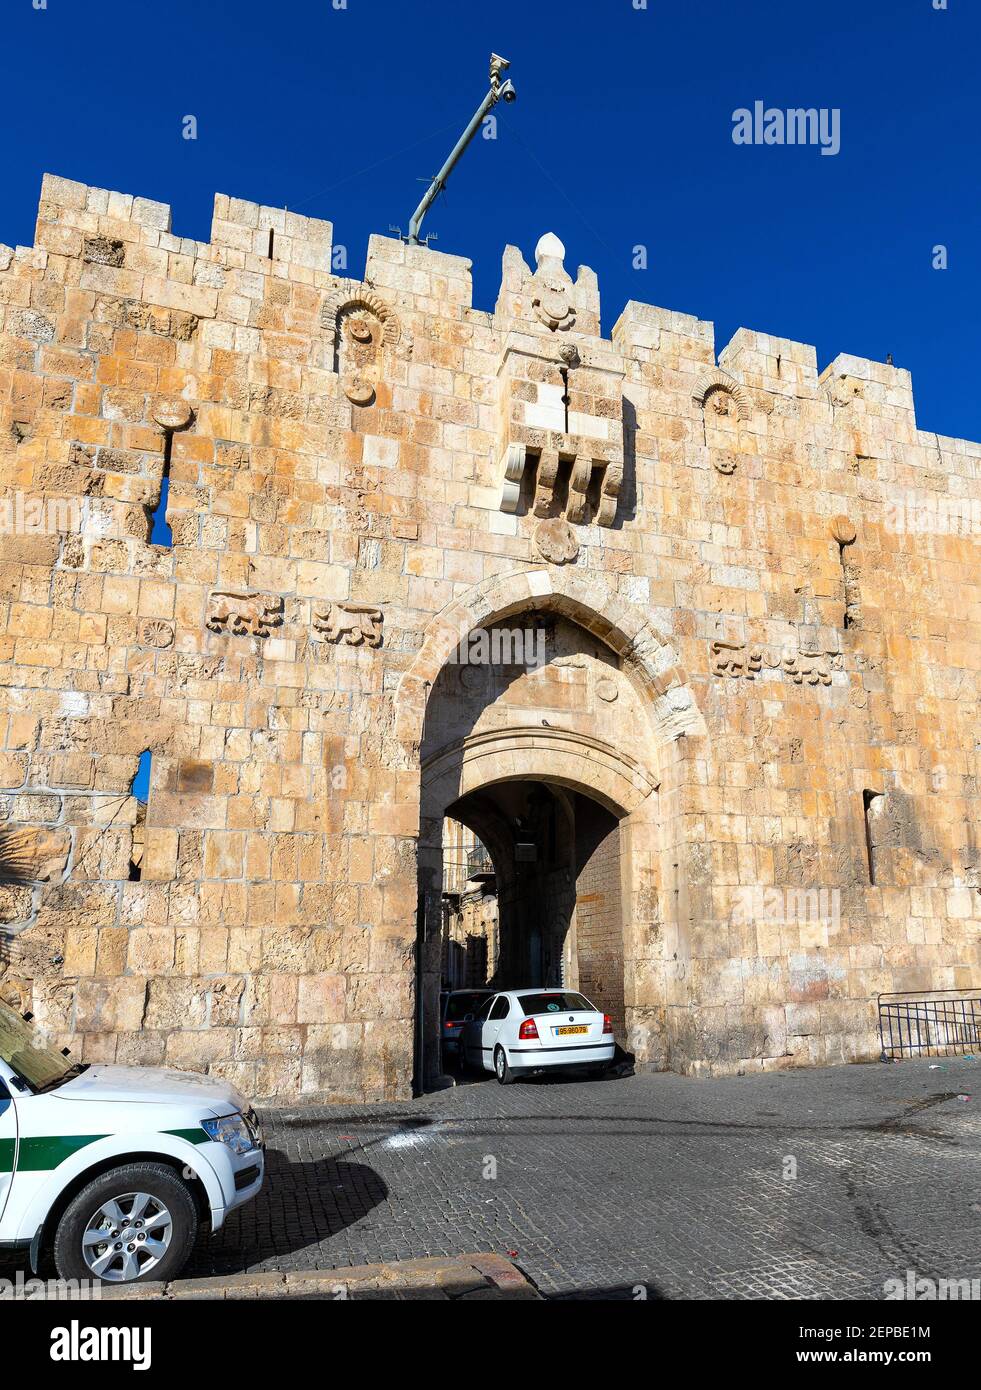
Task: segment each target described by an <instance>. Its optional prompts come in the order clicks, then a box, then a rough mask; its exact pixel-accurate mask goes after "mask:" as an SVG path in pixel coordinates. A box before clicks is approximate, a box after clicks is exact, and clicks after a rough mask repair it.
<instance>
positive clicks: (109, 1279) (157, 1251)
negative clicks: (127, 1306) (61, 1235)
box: [82, 1192, 174, 1284]
mask: <svg viewBox="0 0 981 1390" xmlns="http://www.w3.org/2000/svg"><path fill="white" fill-rule="evenodd" d="M173 1235H174V1223H173V1220H172V1218H171V1215H170V1212H169V1211H168V1210H167V1208H166V1206H165V1205H164V1204H163V1202H162V1201H161V1200H160V1198H159V1197H154V1196H153V1195H152V1194H151V1193H149V1192H125V1193H122V1194H121V1195H120V1196H118V1197H111V1198H110V1199H109V1201H107V1202H103V1203H102V1205H101V1206H100V1207H99V1208H98V1209H97V1210H96V1211H95V1212H94V1213H93V1215H92V1216H91V1217H90V1218H89V1222H88V1225H87V1226H86V1227H85V1230H84V1232H83V1233H82V1258H83V1259H84V1261H85V1264H86V1267H87V1268H88V1269H89V1270H90V1271H91V1273H92V1274H93V1275H94V1276H95V1277H96V1278H97V1279H102V1280H103V1281H104V1282H106V1283H109V1284H128V1283H131V1282H132V1281H133V1280H134V1279H139V1278H140V1277H141V1276H142V1275H144V1274H146V1273H147V1271H148V1270H151V1269H153V1268H154V1267H155V1266H156V1265H158V1264H159V1263H160V1261H161V1260H162V1259H163V1258H164V1256H165V1255H166V1253H167V1251H168V1250H169V1249H170V1243H171V1240H172V1239H173Z"/></svg>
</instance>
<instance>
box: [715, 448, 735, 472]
mask: <svg viewBox="0 0 981 1390" xmlns="http://www.w3.org/2000/svg"><path fill="white" fill-rule="evenodd" d="M737 462H738V460H737V458H736V455H735V454H733V453H729V452H728V451H725V452H723V453H721V454H720V453H717V454H715V456H714V457H713V459H712V464H713V466H714V468H715V471H716V472H717V473H723V474H725V476H726V477H729V476H730V475H731V474H732V473H735V471H736V464H737Z"/></svg>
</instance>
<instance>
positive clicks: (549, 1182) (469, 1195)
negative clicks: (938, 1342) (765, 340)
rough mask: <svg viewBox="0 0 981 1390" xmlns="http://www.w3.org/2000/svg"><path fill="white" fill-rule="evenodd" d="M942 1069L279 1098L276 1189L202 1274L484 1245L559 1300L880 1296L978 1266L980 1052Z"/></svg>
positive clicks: (209, 1254) (202, 1265)
mask: <svg viewBox="0 0 981 1390" xmlns="http://www.w3.org/2000/svg"><path fill="white" fill-rule="evenodd" d="M935 1065H937V1064H936V1063H935ZM938 1065H939V1068H940V1069H939V1070H932V1071H931V1070H930V1069H929V1066H930V1064H929V1063H928V1062H926V1061H923V1062H919V1061H917V1062H903V1063H899V1064H894V1065H891V1066H887V1065H882V1064H873V1065H869V1066H850V1067H839V1068H829V1069H822V1070H818V1071H814V1070H810V1071H797V1072H784V1073H774V1074H772V1075H768V1076H746V1077H732V1078H726V1079H721V1080H715V1081H712V1080H699V1081H694V1080H689V1079H686V1078H682V1077H678V1076H673V1075H656V1076H651V1075H642V1076H635V1077H629V1078H626V1079H624V1080H619V1081H601V1082H596V1081H593V1082H579V1081H536V1082H524V1083H521V1084H519V1085H515V1086H511V1087H507V1088H505V1087H502V1086H498V1085H497V1083H496V1082H495V1081H494V1080H493V1079H488V1081H486V1082H483V1081H481V1082H477V1083H471V1084H467V1085H464V1086H460V1087H458V1088H456V1089H454V1090H450V1091H443V1092H440V1093H438V1094H436V1095H432V1096H427V1097H425V1098H423V1099H421V1100H418V1101H414V1102H411V1103H409V1104H406V1105H400V1106H397V1107H393V1108H386V1109H381V1108H377V1107H367V1106H366V1107H363V1108H358V1109H354V1110H344V1111H343V1112H338V1111H337V1110H336V1109H318V1110H312V1111H309V1110H308V1111H280V1112H276V1113H272V1112H270V1113H268V1114H267V1116H266V1117H265V1118H266V1123H267V1131H268V1140H269V1148H270V1160H271V1165H270V1168H271V1171H270V1180H269V1185H268V1191H267V1193H266V1195H265V1196H264V1198H263V1199H262V1200H261V1201H260V1202H259V1203H258V1204H256V1206H255V1207H254V1208H253V1209H251V1210H246V1211H245V1212H244V1213H243V1214H242V1215H241V1216H239V1217H235V1218H233V1219H232V1221H231V1222H230V1224H229V1227H228V1229H227V1230H226V1231H225V1232H223V1233H222V1235H221V1236H220V1237H219V1238H217V1239H216V1240H213V1241H203V1242H202V1243H201V1244H200V1245H199V1246H198V1249H197V1252H196V1254H195V1257H194V1261H193V1265H192V1268H191V1269H190V1270H189V1271H188V1272H189V1273H193V1274H197V1275H203V1274H213V1273H220V1272H231V1271H235V1272H238V1271H240V1270H243V1269H246V1268H248V1269H252V1268H257V1267H258V1268H267V1269H284V1270H286V1269H291V1268H292V1269H301V1268H312V1267H323V1268H327V1267H330V1266H337V1265H345V1264H367V1263H374V1262H378V1261H383V1260H397V1259H406V1258H410V1257H421V1256H426V1255H443V1254H454V1253H458V1252H463V1251H470V1250H488V1251H495V1252H498V1253H502V1254H507V1253H508V1252H513V1251H516V1252H517V1254H516V1255H515V1256H514V1258H515V1261H516V1263H517V1264H518V1265H519V1266H520V1267H521V1268H522V1269H523V1270H524V1271H525V1272H526V1273H527V1274H528V1276H529V1277H530V1278H531V1279H532V1280H533V1281H534V1282H535V1284H537V1286H538V1287H539V1289H540V1290H541V1291H542V1292H543V1293H545V1294H546V1295H551V1296H555V1295H564V1296H569V1295H575V1294H589V1293H593V1294H595V1293H614V1292H615V1293H619V1294H620V1295H621V1296H629V1291H630V1290H631V1289H632V1288H633V1287H634V1286H635V1285H644V1286H645V1287H646V1288H647V1290H648V1295H649V1296H650V1297H655V1296H660V1297H664V1298H719V1297H722V1298H733V1297H734V1298H759V1297H777V1298H798V1297H807V1298H845V1297H860V1298H877V1297H881V1296H882V1290H883V1282H884V1280H885V1279H887V1278H890V1277H894V1276H897V1275H899V1276H903V1277H904V1276H905V1271H906V1270H907V1269H915V1270H916V1271H917V1272H918V1274H919V1275H921V1276H927V1277H932V1278H935V1279H939V1278H942V1277H946V1278H953V1277H957V1278H963V1277H967V1276H971V1277H978V1276H981V1120H979V1114H981V1096H979V1094H978V1093H979V1092H981V1061H966V1060H958V1059H942V1060H940V1061H939V1064H938ZM961 1094H969V1095H970V1096H971V1099H970V1101H963V1100H959V1099H957V1097H958V1095H961ZM786 1158H791V1159H794V1160H796V1165H797V1177H796V1178H795V1179H794V1178H785V1177H784V1176H783V1173H784V1167H785V1159H786ZM490 1160H492V1161H493V1162H494V1163H496V1171H497V1176H496V1178H492V1177H485V1176H484V1175H483V1174H484V1172H485V1170H486V1169H489V1168H491V1163H490Z"/></svg>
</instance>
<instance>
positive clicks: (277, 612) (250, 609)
mask: <svg viewBox="0 0 981 1390" xmlns="http://www.w3.org/2000/svg"><path fill="white" fill-rule="evenodd" d="M282 621H283V600H282V599H281V598H277V597H276V596H275V595H272V594H238V593H231V592H224V591H220V590H218V591H215V592H214V593H212V594H211V596H210V597H209V599H208V609H207V613H206V615H205V627H206V628H207V629H208V631H209V632H218V633H224V634H227V635H231V636H232V637H268V636H269V631H270V629H271V628H274V627H278V626H279V625H280V623H281V622H282Z"/></svg>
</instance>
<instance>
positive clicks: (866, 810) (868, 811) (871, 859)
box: [862, 787, 882, 888]
mask: <svg viewBox="0 0 981 1390" xmlns="http://www.w3.org/2000/svg"><path fill="white" fill-rule="evenodd" d="M881 795H882V793H881V792H876V791H871V790H869V788H867V787H866V788H865V790H864V791H863V792H862V813H863V817H864V821H865V854H866V859H867V861H868V869H869V883H870V884H871V885H872V887H873V888H874V887H875V848H874V842H873V838H872V803H873V801H875V800H876V799H877V798H878V797H880V796H881Z"/></svg>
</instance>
